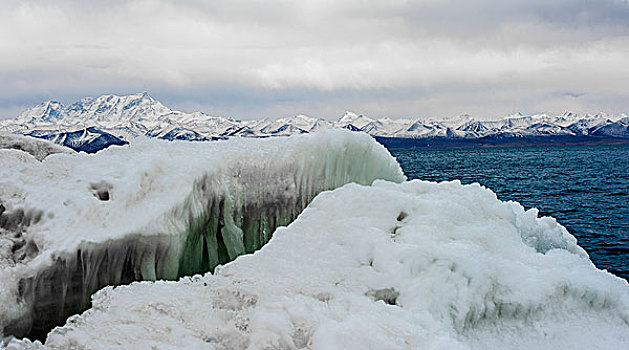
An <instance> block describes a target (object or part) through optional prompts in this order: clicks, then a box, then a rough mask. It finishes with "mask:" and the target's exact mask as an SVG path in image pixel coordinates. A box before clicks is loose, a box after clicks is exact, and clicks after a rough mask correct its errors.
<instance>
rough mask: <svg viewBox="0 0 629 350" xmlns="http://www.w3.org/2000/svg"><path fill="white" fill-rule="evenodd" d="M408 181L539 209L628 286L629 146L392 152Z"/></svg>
mask: <svg viewBox="0 0 629 350" xmlns="http://www.w3.org/2000/svg"><path fill="white" fill-rule="evenodd" d="M391 153H392V154H393V155H394V156H395V157H396V158H397V160H398V161H399V162H400V165H401V166H402V169H403V170H404V173H405V174H406V175H407V176H408V178H409V179H422V180H430V181H446V180H448V181H449V180H457V179H458V180H461V182H462V183H465V184H469V183H473V182H478V183H480V184H482V185H484V186H486V187H488V188H490V189H491V190H492V191H494V192H496V194H497V195H498V198H500V199H501V200H514V201H518V202H520V203H521V204H522V205H523V206H524V207H525V208H526V209H529V208H532V207H535V208H538V209H539V211H540V215H543V216H552V217H554V218H556V219H557V221H559V223H561V224H562V225H563V226H565V227H566V228H567V229H568V231H570V233H572V234H573V235H574V236H575V237H577V239H578V241H579V245H580V246H581V247H583V248H584V249H585V250H587V252H588V253H589V254H590V258H591V259H592V261H593V262H594V263H595V264H596V266H598V267H599V268H601V269H606V270H608V271H609V272H612V273H614V274H615V275H617V276H620V277H623V278H625V279H628V280H629V175H628V173H629V145H605V146H566V147H556V146H555V147H522V148H467V149H425V148H424V149H398V150H395V149H394V150H391Z"/></svg>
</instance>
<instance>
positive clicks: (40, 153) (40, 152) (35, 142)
mask: <svg viewBox="0 0 629 350" xmlns="http://www.w3.org/2000/svg"><path fill="white" fill-rule="evenodd" d="M5 150H19V151H23V152H26V153H28V154H30V155H32V156H33V157H35V158H36V159H37V160H42V159H44V158H46V157H47V156H48V155H50V154H54V153H74V151H73V150H71V149H69V148H67V147H63V146H60V145H57V144H55V143H52V142H50V141H46V140H41V139H37V138H34V137H30V136H22V135H16V134H11V133H8V132H2V131H0V151H2V152H5ZM0 157H2V156H0ZM6 158H7V160H6V161H5V157H2V158H0V160H1V161H2V163H0V164H2V167H6V168H8V167H10V166H12V163H11V164H10V163H8V162H9V160H8V157H6Z"/></svg>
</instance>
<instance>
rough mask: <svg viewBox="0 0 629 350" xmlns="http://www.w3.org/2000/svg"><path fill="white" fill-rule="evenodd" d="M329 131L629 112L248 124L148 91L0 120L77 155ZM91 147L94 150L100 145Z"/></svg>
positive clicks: (567, 127) (454, 132)
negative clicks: (188, 109)
mask: <svg viewBox="0 0 629 350" xmlns="http://www.w3.org/2000/svg"><path fill="white" fill-rule="evenodd" d="M330 128H346V129H350V130H354V131H363V132H366V133H368V134H370V135H372V136H374V137H376V138H377V139H389V138H391V139H408V140H417V139H431V138H442V139H452V140H457V141H460V140H482V139H487V138H492V139H499V138H540V137H542V138H543V137H559V136H561V137H579V138H583V137H608V138H619V139H629V116H628V115H627V114H625V113H623V114H620V115H618V116H612V115H608V114H606V113H597V114H594V115H592V114H587V113H586V114H582V115H580V114H575V113H572V112H566V113H563V114H562V115H559V116H550V115H548V114H544V113H542V114H533V115H524V114H522V113H516V114H512V115H508V116H505V117H503V118H500V119H490V120H482V119H476V118H474V117H472V116H470V115H468V114H462V115H459V116H454V117H450V118H442V119H436V118H423V119H422V118H416V119H391V118H380V119H372V118H369V117H367V116H365V115H362V114H356V113H354V112H350V111H347V112H345V113H344V114H343V115H342V116H341V117H340V118H339V119H338V120H336V121H330V120H327V119H323V118H315V117H310V116H306V115H303V114H298V115H296V116H294V117H288V118H280V119H275V120H271V119H267V118H265V119H261V120H244V121H243V120H239V119H233V118H225V117H220V116H219V117H216V116H211V115H209V114H206V113H203V112H193V113H185V112H181V111H175V110H171V109H170V108H168V107H166V106H165V105H164V104H162V103H161V102H159V101H157V100H155V99H153V98H152V97H151V96H150V95H149V94H148V93H146V92H141V93H137V94H131V95H122V96H118V95H111V94H110V95H102V96H99V97H96V98H92V97H85V98H82V99H80V100H78V101H76V102H74V103H72V104H70V105H68V106H64V105H63V104H62V103H61V102H59V101H56V100H50V101H46V102H43V103H41V104H39V105H37V106H34V107H32V108H30V109H27V110H25V111H24V112H22V113H21V114H20V115H18V116H17V117H16V118H14V119H8V120H3V121H0V130H3V131H9V132H13V133H18V134H24V135H31V136H35V137H40V138H46V139H49V140H52V141H54V142H57V143H60V144H64V145H66V146H69V147H71V148H73V149H75V150H82V149H81V148H85V147H83V146H84V145H85V144H87V143H89V142H91V141H90V140H92V141H93V140H95V139H99V142H100V143H99V145H101V144H102V143H103V140H107V142H105V144H107V143H108V142H111V143H112V144H123V143H126V142H128V141H129V140H130V139H132V138H134V137H137V136H148V137H157V138H163V139H168V140H199V141H205V140H216V139H221V138H226V137H234V136H241V137H269V136H285V135H292V134H303V133H311V132H316V131H319V130H324V129H330ZM80 131H83V133H81V132H80ZM87 134H89V135H90V136H89V137H87V136H86V135H87ZM101 136H102V137H101ZM79 138H81V139H80V140H79ZM99 147H100V146H99ZM96 148H98V147H96ZM89 149H90V150H91V151H93V150H94V146H93V145H92V146H90V147H89Z"/></svg>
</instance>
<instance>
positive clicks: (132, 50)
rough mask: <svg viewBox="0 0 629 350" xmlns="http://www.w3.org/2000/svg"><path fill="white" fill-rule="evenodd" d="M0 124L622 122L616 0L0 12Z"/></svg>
mask: <svg viewBox="0 0 629 350" xmlns="http://www.w3.org/2000/svg"><path fill="white" fill-rule="evenodd" d="M0 9H2V10H1V11H0V38H2V39H1V40H0V119H5V118H12V117H15V116H17V115H18V114H19V113H20V111H22V110H24V109H25V108H27V107H29V106H32V105H36V104H38V103H41V102H43V101H45V100H49V99H54V100H59V101H62V102H63V103H66V104H70V103H72V102H74V101H75V100H77V99H79V98H82V97H86V96H94V97H95V96H99V95H103V94H110V93H112V94H118V95H122V94H130V93H136V92H141V91H146V92H148V93H149V94H150V95H151V96H153V97H154V98H155V99H158V100H160V101H161V102H162V103H164V104H165V105H166V106H168V107H170V108H172V109H176V110H182V111H186V112H193V111H202V112H206V113H209V114H212V115H221V116H231V117H236V118H242V119H254V118H255V119H257V118H263V117H269V118H280V117H287V116H292V115H296V114H307V115H311V116H316V117H323V118H328V119H336V118H338V117H340V116H341V115H342V114H343V113H344V112H345V111H347V110H350V111H354V112H357V113H362V114H365V115H368V116H370V117H391V118H400V117H407V118H408V117H447V116H454V115H459V114H463V113H468V114H470V115H472V116H476V117H479V118H486V119H487V118H494V117H499V116H504V115H508V114H513V113H516V112H522V113H525V114H532V113H541V112H545V113H549V114H561V113H563V112H565V111H573V112H577V113H585V112H589V113H596V112H599V111H603V112H607V113H612V114H619V113H623V112H624V113H627V112H629V3H628V1H627V0H593V1H588V0H553V1H548V0H475V1H471V0H470V1H466V0H459V1H451V0H423V1H422V0H419V1H401V0H374V1H364V0H362V1H361V0H346V1H339V0H336V1H328V0H318V1H311V0H301V1H276V0H265V1H241V0H230V1H223V0H213V1H200V0H199V1H197V0H189V1H175V0H172V1H171V0H139V1H117V0H112V1H101V0H91V1H79V0H76V1H72V0H58V1H54V2H53V1H29V0H19V1H18V0H15V1H14V0H0Z"/></svg>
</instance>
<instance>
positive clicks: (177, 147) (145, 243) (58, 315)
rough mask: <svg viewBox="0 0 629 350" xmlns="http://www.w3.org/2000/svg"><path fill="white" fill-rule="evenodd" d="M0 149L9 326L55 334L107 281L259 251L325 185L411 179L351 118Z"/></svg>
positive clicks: (4, 303)
mask: <svg viewBox="0 0 629 350" xmlns="http://www.w3.org/2000/svg"><path fill="white" fill-rule="evenodd" d="M0 157H5V158H6V160H7V162H8V163H9V162H10V164H12V166H10V167H6V168H5V167H3V168H1V169H0V203H1V204H0V205H1V206H0V283H1V287H2V288H0V335H1V334H4V335H9V334H11V335H17V336H23V335H25V334H28V335H29V336H36V337H45V334H46V332H47V330H49V329H50V328H52V326H53V325H60V324H63V323H64V322H65V320H66V318H67V317H68V316H69V315H72V314H74V313H77V312H81V311H83V310H85V309H86V308H87V307H88V306H89V301H90V295H91V294H92V293H94V292H95V291H97V290H98V289H100V288H102V287H104V286H107V285H118V284H127V283H130V282H132V281H137V280H156V279H176V278H178V277H180V276H185V275H192V274H195V273H200V272H207V271H210V270H212V269H213V268H214V267H215V266H216V265H217V264H221V263H226V262H228V261H231V260H233V259H234V258H236V256H238V255H241V254H244V253H251V252H253V251H254V250H256V249H258V248H260V247H261V246H262V245H263V244H264V243H266V242H267V241H268V240H269V239H270V238H271V235H272V233H273V232H274V230H275V228H276V227H278V226H280V225H286V224H288V223H290V222H291V221H292V220H294V219H295V218H296V217H297V215H298V214H299V213H300V212H301V211H302V210H303V208H304V207H305V206H306V205H307V204H308V202H309V201H310V200H312V198H314V197H315V195H316V194H317V193H319V192H321V191H323V190H328V189H333V188H336V187H339V186H341V185H343V184H346V183H348V182H357V183H362V184H371V183H372V182H373V180H375V179H380V178H383V179H389V180H392V181H402V180H403V179H404V176H403V174H402V172H401V169H400V167H399V165H398V164H397V162H396V161H395V160H394V159H393V158H392V157H391V156H390V155H389V153H388V152H387V151H386V149H384V147H382V146H381V145H379V144H378V143H376V142H375V141H374V140H373V139H371V137H369V136H368V135H366V134H358V133H351V132H348V131H342V130H335V131H329V132H323V133H318V134H316V135H304V136H294V137H282V138H274V139H266V140H263V139H241V140H237V139H234V140H228V141H219V142H212V143H190V142H167V141H159V140H154V139H136V141H135V142H133V143H132V144H131V145H130V146H128V147H127V146H125V147H114V148H112V149H107V150H105V151H102V152H100V153H98V154H96V155H87V154H74V155H54V156H50V157H48V158H46V159H45V160H44V161H43V162H41V163H40V162H36V161H29V159H28V158H24V157H23V153H21V152H12V153H6V154H4V155H3V154H0ZM5 158H2V159H3V162H4V161H5Z"/></svg>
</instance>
